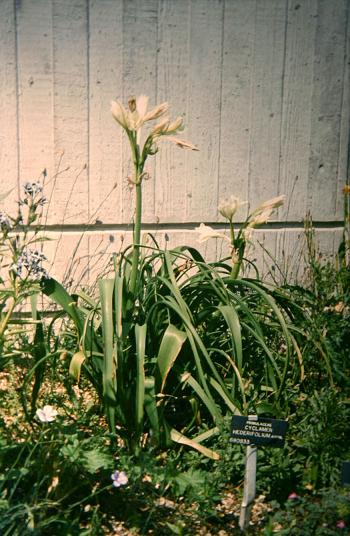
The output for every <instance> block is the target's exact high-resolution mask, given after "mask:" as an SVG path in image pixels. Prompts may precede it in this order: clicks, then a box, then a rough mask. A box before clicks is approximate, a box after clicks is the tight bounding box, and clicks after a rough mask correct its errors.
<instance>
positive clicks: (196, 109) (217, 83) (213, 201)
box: [186, 0, 223, 222]
mask: <svg viewBox="0 0 350 536" xmlns="http://www.w3.org/2000/svg"><path fill="white" fill-rule="evenodd" d="M222 37H223V1H222V0H195V1H193V2H191V26H190V51H189V62H190V65H191V68H190V77H189V101H188V114H187V117H188V119H187V121H188V124H189V129H188V132H189V134H188V136H189V139H190V140H191V141H192V142H193V143H195V144H196V145H198V147H199V149H200V151H201V152H200V159H197V158H193V157H192V155H190V154H188V155H187V161H188V167H187V169H188V181H187V199H188V201H187V214H186V219H187V221H191V222H193V221H194V222H198V221H207V222H208V221H216V220H217V218H218V212H217V204H218V180H219V177H218V175H219V165H218V164H219V146H220V108H221V66H222Z"/></svg>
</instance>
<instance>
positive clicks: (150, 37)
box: [122, 0, 158, 222]
mask: <svg viewBox="0 0 350 536" xmlns="http://www.w3.org/2000/svg"><path fill="white" fill-rule="evenodd" d="M157 22H158V0H128V1H127V2H124V3H123V71H122V78H123V101H124V105H127V102H128V99H129V97H131V96H138V95H141V94H145V95H147V96H149V98H150V100H149V105H150V107H151V106H154V105H155V104H158V103H157V91H156V89H157V53H156V51H157ZM132 171H133V169H132V167H131V165H130V150H129V144H128V141H127V140H126V137H125V136H124V137H123V181H124V186H123V207H122V211H123V221H124V222H129V221H130V220H131V219H132V217H133V213H134V190H133V189H132V190H131V191H130V190H129V189H128V187H127V183H126V178H127V177H128V176H130V175H131V174H132ZM145 171H147V172H148V173H149V174H150V175H151V177H152V180H149V181H147V182H144V185H143V186H144V187H143V199H144V201H143V221H145V222H150V221H154V195H155V192H154V188H155V181H154V175H155V161H154V158H151V159H150V160H149V161H148V164H146V168H145Z"/></svg>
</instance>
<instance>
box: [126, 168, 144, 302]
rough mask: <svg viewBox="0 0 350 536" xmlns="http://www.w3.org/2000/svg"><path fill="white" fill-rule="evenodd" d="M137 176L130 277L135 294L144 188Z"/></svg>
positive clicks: (137, 175)
mask: <svg viewBox="0 0 350 536" xmlns="http://www.w3.org/2000/svg"><path fill="white" fill-rule="evenodd" d="M135 175H136V177H137V178H136V181H135V182H136V185H135V189H136V192H135V194H136V213H135V227H134V236H133V251H132V263H131V275H130V287H129V288H130V292H131V294H135V289H136V278H137V272H138V267H139V258H140V242H141V216H142V188H141V180H140V176H139V174H138V172H136V173H135Z"/></svg>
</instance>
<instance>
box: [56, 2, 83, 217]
mask: <svg viewBox="0 0 350 536" xmlns="http://www.w3.org/2000/svg"><path fill="white" fill-rule="evenodd" d="M52 2H53V62H54V105H53V121H54V147H55V168H56V169H57V167H58V165H59V164H60V166H59V167H60V170H59V171H60V174H59V175H58V177H57V180H55V181H54V182H53V183H52V187H53V193H52V210H51V213H50V222H55V223H62V222H63V221H64V222H65V223H70V224H71V223H82V222H86V221H88V218H89V205H88V204H89V192H88V173H87V163H88V76H87V66H88V61H87V44H88V13H87V3H86V0H72V1H70V2H66V1H65V0H52Z"/></svg>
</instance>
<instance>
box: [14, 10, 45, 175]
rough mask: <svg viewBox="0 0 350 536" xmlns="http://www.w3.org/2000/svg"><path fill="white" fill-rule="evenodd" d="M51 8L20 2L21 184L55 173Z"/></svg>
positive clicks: (18, 27) (18, 19) (18, 29)
mask: <svg viewBox="0 0 350 536" xmlns="http://www.w3.org/2000/svg"><path fill="white" fill-rule="evenodd" d="M51 9H52V5H51V1H47V0H24V1H23V2H18V3H17V9H16V15H17V32H18V87H19V108H18V113H19V144H20V147H19V150H20V182H21V184H23V183H25V182H26V181H36V180H37V179H38V178H39V177H40V174H41V173H42V171H43V170H44V169H46V170H47V172H48V175H49V176H50V175H51V174H52V170H53V117H52V99H53V96H52V11H51Z"/></svg>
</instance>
